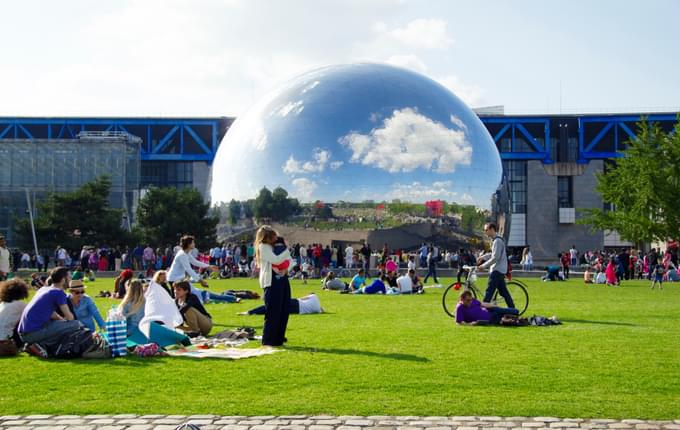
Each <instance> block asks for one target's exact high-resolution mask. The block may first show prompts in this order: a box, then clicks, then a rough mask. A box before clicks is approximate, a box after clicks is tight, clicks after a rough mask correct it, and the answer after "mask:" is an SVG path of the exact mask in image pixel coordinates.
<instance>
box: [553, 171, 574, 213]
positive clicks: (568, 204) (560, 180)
mask: <svg viewBox="0 0 680 430" xmlns="http://www.w3.org/2000/svg"><path fill="white" fill-rule="evenodd" d="M573 184H574V182H573V178H572V177H571V176H558V177H557V204H558V207H560V208H573V207H574V189H573V188H574V187H573Z"/></svg>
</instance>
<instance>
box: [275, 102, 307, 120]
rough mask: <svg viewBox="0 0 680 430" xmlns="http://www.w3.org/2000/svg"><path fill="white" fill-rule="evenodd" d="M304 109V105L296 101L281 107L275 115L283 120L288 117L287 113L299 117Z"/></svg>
mask: <svg viewBox="0 0 680 430" xmlns="http://www.w3.org/2000/svg"><path fill="white" fill-rule="evenodd" d="M304 109H305V106H304V104H303V103H302V100H298V101H296V102H295V103H293V102H288V103H286V104H285V105H283V106H281V108H280V109H279V110H278V111H277V113H278V114H279V115H280V116H281V117H283V118H285V117H286V116H288V114H289V113H291V112H292V113H293V115H300V113H302V111H303V110H304Z"/></svg>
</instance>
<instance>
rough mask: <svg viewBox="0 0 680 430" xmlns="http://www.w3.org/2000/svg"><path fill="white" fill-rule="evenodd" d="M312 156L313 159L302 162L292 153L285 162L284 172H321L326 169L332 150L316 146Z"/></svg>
mask: <svg viewBox="0 0 680 430" xmlns="http://www.w3.org/2000/svg"><path fill="white" fill-rule="evenodd" d="M312 157H313V160H311V161H305V162H302V161H299V160H296V159H295V157H293V156H292V155H291V156H290V157H288V160H286V162H285V163H284V164H283V173H286V174H288V175H296V174H304V173H321V172H323V171H324V170H325V169H326V165H327V164H328V162H329V161H330V159H331V152H330V151H327V150H325V149H320V148H314V154H313V155H312ZM335 163H337V162H335ZM331 164H333V163H331ZM332 167H333V166H331V168H332Z"/></svg>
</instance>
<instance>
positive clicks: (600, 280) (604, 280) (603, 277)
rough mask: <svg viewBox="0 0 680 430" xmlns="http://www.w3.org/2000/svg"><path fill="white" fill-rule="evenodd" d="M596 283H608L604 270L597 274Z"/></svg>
mask: <svg viewBox="0 0 680 430" xmlns="http://www.w3.org/2000/svg"><path fill="white" fill-rule="evenodd" d="M595 283H596V284H606V283H607V276H606V275H605V274H604V272H603V271H601V270H598V272H597V275H595Z"/></svg>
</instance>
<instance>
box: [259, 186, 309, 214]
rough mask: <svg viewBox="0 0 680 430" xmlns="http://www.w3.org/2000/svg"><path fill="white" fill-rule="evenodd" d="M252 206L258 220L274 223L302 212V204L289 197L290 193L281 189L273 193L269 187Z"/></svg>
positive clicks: (263, 189) (262, 190) (277, 188)
mask: <svg viewBox="0 0 680 430" xmlns="http://www.w3.org/2000/svg"><path fill="white" fill-rule="evenodd" d="M252 206H253V207H252V211H253V212H254V214H255V217H256V218H259V219H263V218H269V219H272V220H274V221H283V220H285V219H286V218H288V217H289V216H291V215H294V214H296V213H299V212H300V210H301V208H300V202H299V201H298V200H297V199H293V198H290V197H288V191H286V190H284V189H283V188H281V187H276V188H275V189H274V191H273V192H272V191H269V189H268V188H267V187H264V188H262V189H261V190H260V193H259V194H258V196H257V198H256V199H255V201H254V202H253V205H252ZM246 212H248V209H247V208H246Z"/></svg>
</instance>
